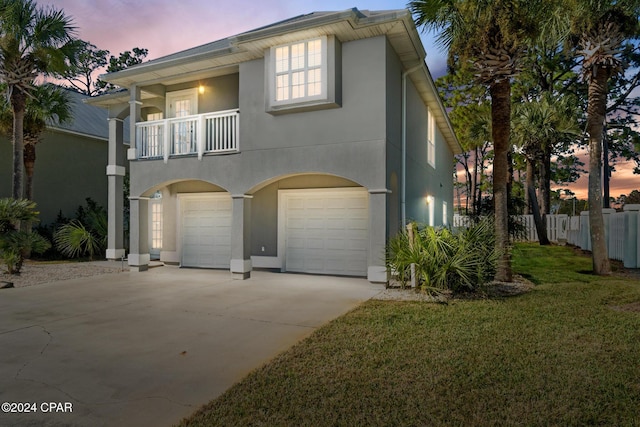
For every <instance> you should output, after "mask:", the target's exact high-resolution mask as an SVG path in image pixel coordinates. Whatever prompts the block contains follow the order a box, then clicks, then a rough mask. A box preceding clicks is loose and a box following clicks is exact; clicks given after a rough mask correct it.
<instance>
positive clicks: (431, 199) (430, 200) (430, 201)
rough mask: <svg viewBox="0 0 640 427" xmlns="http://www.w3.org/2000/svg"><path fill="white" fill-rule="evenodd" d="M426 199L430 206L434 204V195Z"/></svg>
mask: <svg viewBox="0 0 640 427" xmlns="http://www.w3.org/2000/svg"><path fill="white" fill-rule="evenodd" d="M425 199H426V201H427V204H428V205H429V204H431V203H433V196H432V195H430V194H429V195H428V196H427V197H425Z"/></svg>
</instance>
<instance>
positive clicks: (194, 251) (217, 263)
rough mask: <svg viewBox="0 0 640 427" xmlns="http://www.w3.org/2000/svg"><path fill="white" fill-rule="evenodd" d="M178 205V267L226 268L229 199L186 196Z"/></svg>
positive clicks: (228, 254)
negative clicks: (179, 240)
mask: <svg viewBox="0 0 640 427" xmlns="http://www.w3.org/2000/svg"><path fill="white" fill-rule="evenodd" d="M181 206H182V265H183V266H185V267H208V268H228V267H229V265H230V262H231V206H232V204H231V197H229V196H228V195H225V196H218V195H215V196H211V195H201V196H188V197H184V198H182V199H181Z"/></svg>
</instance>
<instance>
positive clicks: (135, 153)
mask: <svg viewBox="0 0 640 427" xmlns="http://www.w3.org/2000/svg"><path fill="white" fill-rule="evenodd" d="M425 55H426V54H425V51H424V49H423V47H422V44H421V42H420V37H419V35H418V32H417V31H416V28H415V26H414V24H413V21H412V18H411V14H410V13H409V11H407V10H394V11H379V12H373V11H360V10H357V9H353V10H347V11H342V12H317V13H311V14H308V15H303V16H298V17H295V18H292V19H289V20H286V21H282V22H279V23H276V24H273V25H269V26H266V27H263V28H259V29H257V30H253V31H249V32H247V33H243V34H240V35H237V36H234V37H230V38H227V39H224V40H220V41H216V42H213V43H210V44H207V45H203V46H200V47H196V48H193V49H189V50H186V51H183V52H178V53H175V54H173V55H169V56H166V57H163V58H159V59H156V60H153V61H149V62H146V63H143V64H140V65H137V66H134V67H131V68H128V69H126V70H123V71H119V72H115V73H111V74H108V75H106V76H103V78H104V79H105V80H106V81H109V82H111V83H114V84H116V85H118V86H121V87H124V88H127V89H128V92H127V93H126V95H124V94H122V93H120V94H112V95H105V96H102V97H99V98H96V99H92V100H91V102H92V103H94V104H95V105H100V106H103V107H108V109H109V117H110V129H111V133H110V140H109V144H110V162H109V167H108V176H109V183H110V187H109V188H110V190H109V191H110V203H109V221H110V222H109V227H110V228H109V245H108V248H109V249H108V251H107V257H108V258H114V259H115V258H119V257H121V256H122V255H123V254H124V250H123V237H122V222H123V218H122V209H121V206H122V196H121V193H122V192H121V191H120V187H121V185H122V175H123V173H124V166H125V165H124V164H123V163H119V162H118V161H117V158H118V155H119V153H120V152H122V150H123V149H124V147H123V145H122V143H121V141H122V140H123V128H122V124H121V120H122V119H124V118H125V117H127V116H131V117H133V118H135V123H136V126H135V128H134V129H132V133H131V140H132V141H135V143H134V144H132V145H131V147H130V148H129V149H128V159H129V167H130V178H131V181H130V185H131V186H130V191H131V198H130V200H131V205H130V206H131V211H130V212H131V218H130V227H131V228H130V233H131V240H130V254H129V256H128V259H129V265H130V266H131V267H132V268H133V269H134V270H136V269H137V270H145V269H146V268H147V267H148V264H149V260H150V258H151V257H153V256H154V254H155V255H156V256H159V259H160V260H161V261H164V262H166V263H175V264H179V265H181V266H184V267H209V268H224V269H230V270H231V272H232V273H233V275H234V277H239V278H246V277H248V276H249V274H250V271H251V270H252V268H274V269H279V270H281V271H292V272H302V273H320V274H332V275H348V276H365V277H368V279H369V280H370V281H375V282H384V281H385V280H386V270H385V262H384V251H385V243H386V241H387V239H388V237H389V236H391V235H393V234H395V233H396V232H397V231H398V229H399V227H400V224H401V223H402V222H403V218H406V219H407V220H409V219H412V220H417V221H420V222H425V223H428V224H432V225H441V224H444V223H449V222H450V221H451V219H452V217H453V213H452V211H453V209H452V207H453V178H452V172H453V155H454V153H457V152H459V151H460V147H459V144H458V142H457V140H456V137H455V135H454V132H453V130H452V128H451V124H450V123H449V121H448V118H447V115H446V112H445V110H444V108H443V105H442V103H441V101H440V99H439V98H438V96H437V94H436V89H435V87H434V84H433V80H432V78H431V75H430V74H429V71H428V70H427V68H426V65H425V62H424V59H425ZM405 105H406V109H405V108H404V107H405ZM405 131H406V132H405ZM405 176H406V178H405Z"/></svg>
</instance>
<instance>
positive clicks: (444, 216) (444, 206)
mask: <svg viewBox="0 0 640 427" xmlns="http://www.w3.org/2000/svg"><path fill="white" fill-rule="evenodd" d="M448 223H449V220H448V219H447V202H442V225H447V224H448Z"/></svg>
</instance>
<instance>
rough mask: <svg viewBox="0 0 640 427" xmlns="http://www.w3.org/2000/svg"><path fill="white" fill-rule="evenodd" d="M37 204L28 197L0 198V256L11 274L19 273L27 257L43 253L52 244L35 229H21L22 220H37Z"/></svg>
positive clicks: (28, 221)
mask: <svg viewBox="0 0 640 427" xmlns="http://www.w3.org/2000/svg"><path fill="white" fill-rule="evenodd" d="M38 215H39V212H38V211H36V204H35V202H33V201H31V200H26V199H11V198H3V199H0V257H1V258H2V260H3V262H4V264H5V266H6V268H7V272H8V273H9V274H18V273H20V269H21V268H22V264H23V262H24V260H25V258H28V257H29V256H30V255H31V253H42V252H44V251H46V250H47V249H48V248H49V247H50V246H51V244H50V243H49V241H48V240H47V239H45V238H44V237H42V236H41V235H39V234H38V233H37V232H34V231H30V230H27V231H19V230H18V224H20V222H27V223H30V222H36V221H37V220H38Z"/></svg>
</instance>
